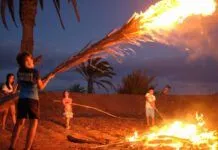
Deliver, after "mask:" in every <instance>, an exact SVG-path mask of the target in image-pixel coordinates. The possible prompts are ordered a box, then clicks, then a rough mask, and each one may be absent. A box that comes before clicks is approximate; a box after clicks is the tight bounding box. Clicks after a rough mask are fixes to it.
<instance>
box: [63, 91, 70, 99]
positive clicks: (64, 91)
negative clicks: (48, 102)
mask: <svg viewBox="0 0 218 150" xmlns="http://www.w3.org/2000/svg"><path fill="white" fill-rule="evenodd" d="M66 92H68V93H69V91H68V90H64V92H63V97H64V98H65V93H66Z"/></svg>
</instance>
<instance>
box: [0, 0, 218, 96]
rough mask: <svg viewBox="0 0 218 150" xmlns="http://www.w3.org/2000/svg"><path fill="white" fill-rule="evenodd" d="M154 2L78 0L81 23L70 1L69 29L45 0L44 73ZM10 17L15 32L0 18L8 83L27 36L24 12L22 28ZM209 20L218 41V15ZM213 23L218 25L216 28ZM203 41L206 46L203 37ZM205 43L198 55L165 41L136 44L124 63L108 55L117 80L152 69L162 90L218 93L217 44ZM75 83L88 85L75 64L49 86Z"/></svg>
mask: <svg viewBox="0 0 218 150" xmlns="http://www.w3.org/2000/svg"><path fill="white" fill-rule="evenodd" d="M151 3H154V1H152V0H78V8H79V13H80V17H81V22H80V23H78V22H77V21H76V18H75V14H74V12H73V8H72V6H71V5H68V4H67V3H66V2H65V1H64V2H62V5H61V6H62V9H61V14H62V17H63V21H64V24H65V27H66V29H65V30H63V29H62V28H61V25H60V23H59V20H58V17H57V14H56V12H55V8H54V6H53V4H52V1H45V6H44V10H43V11H42V10H41V9H38V12H37V19H36V27H35V49H34V55H35V56H37V55H39V54H42V55H43V61H42V64H41V65H40V66H39V67H38V68H39V70H40V72H41V76H43V75H45V74H46V73H48V72H49V71H51V70H52V69H53V68H54V67H55V66H57V65H58V64H59V63H60V62H62V61H63V60H65V59H66V58H67V57H69V56H71V55H73V54H74V53H76V52H78V51H80V50H81V49H82V48H83V47H84V46H85V45H86V44H87V43H88V42H90V41H92V42H95V41H98V40H99V39H101V38H102V37H104V36H105V34H107V33H108V32H110V31H111V30H112V29H114V28H118V27H120V26H121V25H122V24H124V23H125V22H126V21H127V20H128V19H129V18H130V17H131V16H132V14H133V13H134V12H139V11H144V10H145V9H146V8H148V6H149V5H150V4H151ZM16 6H18V5H16ZM16 12H18V7H16ZM7 18H8V24H9V31H7V30H6V29H5V28H4V27H3V24H2V22H0V35H1V36H0V41H1V42H0V56H1V59H0V71H1V73H0V82H4V80H5V76H6V74H7V73H9V72H13V73H15V74H16V70H17V65H16V61H15V58H16V54H17V53H18V51H19V47H20V41H21V25H20V22H19V18H18V15H17V18H16V20H17V22H19V27H18V28H16V27H15V26H14V25H13V23H12V21H11V19H10V17H9V16H8V17H7ZM214 18H215V19H214ZM209 19H210V20H213V21H210V26H207V27H209V28H210V29H207V31H210V32H208V36H207V38H210V41H211V42H214V43H216V40H217V36H216V35H217V34H218V20H217V18H216V17H213V18H209ZM207 23H208V22H207ZM205 24H206V23H205ZM211 24H213V26H217V28H213V29H212V25H211ZM189 26H192V25H191V24H190V25H189ZM199 32H200V31H199ZM210 33H211V34H210ZM196 35H197V34H196ZM192 38H193V39H196V40H197V39H198V38H197V37H192ZM203 40H204V39H203ZM205 40H207V39H205ZM198 45H201V41H199V43H198ZM202 47H203V48H204V50H202V49H201V50H199V51H197V50H195V51H194V54H190V53H192V52H189V51H185V50H184V49H185V48H181V47H179V48H178V47H176V46H166V45H163V44H159V43H145V44H142V46H141V47H133V48H134V49H135V51H136V54H134V55H131V56H127V57H124V58H123V62H122V63H118V62H116V60H114V59H112V58H109V59H108V60H109V61H110V63H111V64H112V65H113V67H114V68H115V72H116V73H117V76H115V77H114V79H113V81H114V84H115V85H118V84H120V81H121V78H122V77H123V76H124V75H126V74H128V73H130V72H131V71H132V70H134V69H146V70H147V72H148V74H149V75H154V76H156V81H155V83H154V84H157V85H158V87H157V88H158V89H160V88H162V87H163V86H164V85H166V84H170V85H171V86H172V88H173V90H172V93H175V94H211V93H216V92H218V61H217V59H216V58H218V57H216V56H217V53H218V49H217V48H218V47H216V46H214V45H213V46H211V45H209V46H208V47H207V46H205V45H204V46H202ZM196 53H197V54H196ZM214 56H215V57H214ZM193 58H194V59H193ZM75 83H80V84H82V85H86V83H85V82H84V81H83V80H82V78H81V76H79V75H78V74H77V73H76V72H75V71H73V69H72V70H71V71H68V72H66V73H63V74H59V75H57V77H56V78H55V79H54V80H53V81H52V82H51V83H50V84H49V86H48V88H47V89H48V90H63V89H65V88H68V87H69V86H70V85H73V84H75ZM101 92H102V91H101Z"/></svg>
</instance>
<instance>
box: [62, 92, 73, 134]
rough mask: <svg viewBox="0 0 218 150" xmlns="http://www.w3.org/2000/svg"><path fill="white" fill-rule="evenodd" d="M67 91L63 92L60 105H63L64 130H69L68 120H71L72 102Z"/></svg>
mask: <svg viewBox="0 0 218 150" xmlns="http://www.w3.org/2000/svg"><path fill="white" fill-rule="evenodd" d="M69 95H70V94H69V92H68V91H64V93H63V100H62V103H63V105H64V117H65V119H66V129H68V130H69V129H70V120H71V118H73V109H72V106H73V100H72V98H70V96H69Z"/></svg>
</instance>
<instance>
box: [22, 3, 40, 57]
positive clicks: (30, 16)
mask: <svg viewBox="0 0 218 150" xmlns="http://www.w3.org/2000/svg"><path fill="white" fill-rule="evenodd" d="M20 3H21V4H20V19H21V23H22V30H23V34H22V40H21V47H20V51H21V52H23V51H28V52H29V53H31V54H32V53H33V49H34V40H33V38H34V35H33V34H34V26H35V18H36V13H37V0H20Z"/></svg>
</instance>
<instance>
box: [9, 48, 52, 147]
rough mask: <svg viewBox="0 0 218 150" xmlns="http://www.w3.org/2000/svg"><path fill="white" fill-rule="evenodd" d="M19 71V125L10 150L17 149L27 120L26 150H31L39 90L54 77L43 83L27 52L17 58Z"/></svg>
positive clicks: (15, 129) (37, 115)
mask: <svg viewBox="0 0 218 150" xmlns="http://www.w3.org/2000/svg"><path fill="white" fill-rule="evenodd" d="M17 63H18V65H19V70H18V72H17V79H18V84H19V86H20V95H19V100H18V106H17V123H16V125H15V127H14V130H13V133H12V139H11V145H10V148H9V149H11V150H12V149H15V145H16V142H17V139H18V137H19V134H20V131H21V129H22V127H23V125H24V123H25V121H26V119H27V118H29V120H30V126H29V129H28V133H27V137H26V145H25V150H30V149H31V146H32V143H33V140H34V137H35V133H36V129H37V126H38V119H39V96H38V88H39V89H40V90H42V89H44V88H45V86H46V85H47V84H48V82H49V80H50V79H52V78H53V77H54V75H50V76H49V77H48V78H47V79H46V80H44V81H42V80H41V79H40V77H39V73H38V71H37V70H36V69H34V67H35V66H34V62H33V58H32V55H30V54H29V53H27V52H23V53H20V54H19V55H18V56H17Z"/></svg>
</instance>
